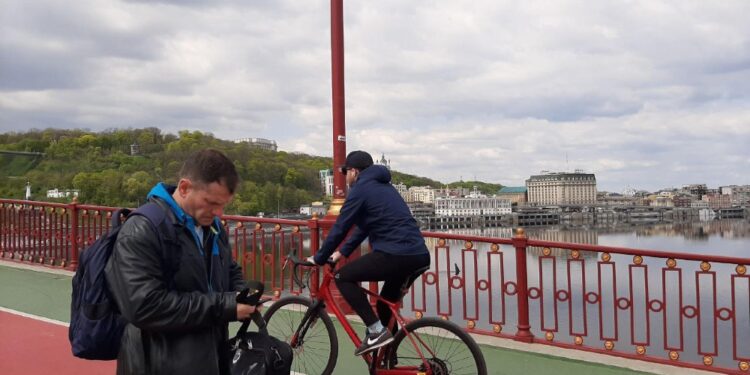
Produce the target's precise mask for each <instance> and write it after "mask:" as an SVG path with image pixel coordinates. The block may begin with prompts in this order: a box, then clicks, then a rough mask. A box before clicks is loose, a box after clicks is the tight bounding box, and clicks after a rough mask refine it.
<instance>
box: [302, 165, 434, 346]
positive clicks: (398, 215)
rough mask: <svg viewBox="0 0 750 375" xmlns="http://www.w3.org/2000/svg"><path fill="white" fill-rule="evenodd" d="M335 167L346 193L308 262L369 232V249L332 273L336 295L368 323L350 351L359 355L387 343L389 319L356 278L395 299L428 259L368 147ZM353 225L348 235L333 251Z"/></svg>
mask: <svg viewBox="0 0 750 375" xmlns="http://www.w3.org/2000/svg"><path fill="white" fill-rule="evenodd" d="M339 170H340V171H341V173H343V174H345V175H346V183H347V185H349V193H348V195H347V197H346V200H345V201H344V205H343V206H342V207H341V211H340V213H339V217H338V219H337V220H336V223H335V224H334V225H333V228H332V229H331V231H330V232H329V233H328V237H327V238H326V240H325V242H323V245H322V246H321V247H320V250H318V252H317V253H316V254H315V256H314V257H310V258H308V261H310V262H314V263H316V264H318V265H323V264H325V262H326V260H327V259H328V258H329V257H330V258H331V260H332V261H333V262H336V261H338V260H339V259H340V258H341V257H342V256H346V257H348V256H349V255H350V254H351V253H352V251H354V249H355V248H357V246H359V244H360V243H362V241H364V239H365V238H368V237H369V242H370V247H371V249H372V252H370V253H368V254H366V255H363V256H361V257H359V258H357V259H355V260H354V261H352V262H351V263H348V264H346V265H344V266H343V267H341V269H340V270H339V271H338V273H337V274H336V276H335V281H336V286H337V287H338V289H339V291H340V292H341V295H342V296H343V297H344V299H345V300H346V301H347V302H348V303H349V305H350V306H351V307H352V308H353V309H354V311H356V312H357V314H358V315H359V316H360V318H362V320H363V321H364V322H365V324H366V325H367V336H366V337H365V339H364V340H362V345H360V346H359V348H357V349H356V350H355V351H354V354H355V355H361V354H363V353H366V352H369V351H371V350H373V349H376V348H379V347H382V346H385V345H387V344H389V343H390V342H391V341H393V333H392V332H391V331H389V330H388V329H386V327H385V325H387V324H388V323H389V321H390V319H391V315H392V314H391V311H390V309H388V307H387V306H386V305H385V304H384V303H378V305H377V311H378V316H379V317H380V319H378V316H376V315H375V313H374V312H373V310H372V307H371V306H370V304H369V303H368V301H367V296H366V294H365V292H364V291H363V290H362V289H361V288H360V287H359V282H361V281H384V282H385V283H384V284H383V289H382V290H381V291H380V295H381V296H382V297H383V298H385V299H386V300H388V301H392V302H396V301H398V299H399V298H401V286H402V285H403V283H404V282H405V281H406V280H407V279H408V277H409V276H410V275H411V274H412V273H414V271H416V270H417V269H419V268H422V267H425V266H428V265H429V264H430V253H429V251H428V250H427V246H426V245H425V242H424V238H423V237H422V233H421V232H420V230H419V226H418V225H417V222H416V220H414V218H413V217H412V215H411V212H410V211H409V208H408V207H407V206H406V203H405V202H404V199H403V198H401V195H400V194H399V193H398V192H397V191H396V188H394V187H393V185H391V184H390V182H391V173H390V171H389V170H388V169H387V168H386V167H384V166H382V165H373V162H372V156H370V154H368V153H367V152H364V151H352V152H351V153H349V155H347V157H346V164H345V165H344V166H343V167H341V168H340V169H339ZM352 227H355V229H354V231H353V232H352V234H351V236H350V237H349V240H348V241H346V243H344V245H343V246H341V248H340V249H339V250H338V251H336V248H337V247H338V246H339V244H341V242H343V241H344V239H345V238H346V235H347V233H349V230H350V229H351V228H352Z"/></svg>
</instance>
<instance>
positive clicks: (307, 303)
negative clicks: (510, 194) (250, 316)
mask: <svg viewBox="0 0 750 375" xmlns="http://www.w3.org/2000/svg"><path fill="white" fill-rule="evenodd" d="M290 261H291V262H292V263H293V264H294V268H293V270H292V275H293V276H294V281H295V283H296V284H297V285H298V286H299V287H300V288H301V289H302V290H304V289H305V288H308V287H309V283H310V272H309V271H312V270H313V269H317V265H315V264H314V263H309V262H307V261H306V260H299V259H297V258H296V257H294V256H288V257H287V259H286V260H285V261H284V267H286V265H287V263H288V262H290ZM298 267H305V268H307V270H308V272H307V274H306V277H305V279H306V282H303V281H302V280H301V279H300V277H299V275H298ZM334 267H335V263H331V262H328V264H327V265H325V266H323V267H322V268H324V274H323V279H322V281H321V283H320V286H319V287H318V293H317V297H315V298H313V299H310V298H306V297H302V296H287V297H283V298H281V299H279V300H278V301H276V302H275V303H274V304H273V305H271V306H270V307H269V308H268V310H267V311H266V313H265V315H264V316H263V317H264V320H265V321H266V322H267V324H268V330H269V332H270V333H271V335H273V336H275V337H278V338H281V339H282V340H285V341H287V342H288V343H289V344H290V345H291V346H292V350H293V352H294V361H293V362H292V363H293V370H294V371H296V372H301V373H305V374H310V375H313V374H323V375H329V374H331V373H332V372H333V370H334V368H335V366H336V360H337V358H338V338H337V334H336V329H335V328H334V326H333V321H332V319H331V317H330V316H329V315H328V314H327V312H326V308H328V309H329V310H330V311H331V312H332V313H333V314H334V315H335V316H336V318H337V319H338V320H339V322H340V323H341V325H342V326H343V328H344V330H345V331H346V333H347V335H348V336H349V338H350V339H351V340H352V343H354V347H355V348H356V347H358V346H359V345H360V344H361V342H362V341H361V340H360V338H359V337H358V336H357V334H356V333H354V329H353V327H352V325H351V323H350V322H349V320H348V319H347V318H346V315H345V314H344V313H343V312H342V311H341V309H340V308H339V306H338V305H337V304H336V303H335V302H334V300H333V295H332V294H331V289H330V286H331V282H332V280H333V279H334V275H335V271H334ZM428 268H429V267H425V268H423V269H420V270H418V271H416V272H414V273H413V274H412V275H411V276H410V277H409V279H408V280H407V281H406V282H405V283H404V285H403V286H402V288H401V299H402V298H403V296H404V295H405V294H406V292H407V291H408V289H409V287H411V284H412V283H413V282H414V280H416V279H417V277H419V275H421V274H422V273H423V272H425V271H426V270H427V269H428ZM362 289H363V290H364V291H365V292H366V293H367V294H368V295H370V296H372V297H374V298H376V299H377V300H378V301H382V302H384V303H385V304H386V305H387V306H388V307H389V308H390V310H391V311H392V313H393V315H392V318H391V320H390V324H389V325H388V328H389V329H391V330H392V331H393V329H394V327H396V326H395V324H398V331H397V332H396V334H395V335H394V340H393V342H392V343H390V344H388V345H386V346H383V347H382V348H379V349H375V350H373V351H371V352H368V353H365V354H363V355H362V358H363V359H364V360H365V362H366V363H367V366H368V369H369V372H370V374H372V375H399V374H400V375H447V374H472V375H477V374H478V375H486V374H487V365H486V363H485V361H484V356H483V354H482V352H481V350H480V349H479V346H478V345H477V343H476V342H475V341H474V339H473V338H472V337H471V336H470V335H469V334H468V333H466V332H464V331H463V330H462V329H461V328H460V327H459V326H458V325H456V324H455V323H453V322H450V321H447V320H442V319H439V318H420V319H416V320H413V321H411V322H408V323H407V322H406V320H405V319H404V318H403V317H402V316H401V315H400V314H399V305H400V299H399V302H395V303H393V302H390V301H387V300H385V299H383V298H382V297H380V295H378V294H376V293H373V292H371V291H369V290H367V289H365V288H362ZM321 322H322V325H321V324H320V323H321Z"/></svg>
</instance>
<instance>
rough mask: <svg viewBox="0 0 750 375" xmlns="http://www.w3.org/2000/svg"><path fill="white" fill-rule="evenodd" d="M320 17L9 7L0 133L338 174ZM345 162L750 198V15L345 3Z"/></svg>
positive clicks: (249, 10)
mask: <svg viewBox="0 0 750 375" xmlns="http://www.w3.org/2000/svg"><path fill="white" fill-rule="evenodd" d="M328 7H329V3H328V2H325V1H321V0H315V1H304V2H299V1H291V0H286V1H270V0H267V1H253V2H246V1H238V0H220V1H202V0H191V1H167V0H162V1H125V2H118V1H109V0H100V1H92V0H84V1H78V2H73V3H65V4H63V3H59V2H54V1H49V0H40V1H34V2H26V1H20V0H8V1H6V2H4V5H3V8H2V10H0V131H10V130H18V129H25V128H45V127H70V128H88V129H92V130H102V129H108V128H112V127H146V126H157V127H160V128H161V129H163V130H164V131H167V132H172V133H176V132H177V131H179V130H182V129H190V130H202V131H208V132H211V133H213V134H214V135H216V136H218V137H220V138H225V139H236V138H243V137H263V138H271V139H275V140H276V141H277V142H278V143H279V146H280V148H281V149H283V150H288V151H301V152H307V153H312V154H316V155H325V156H330V155H331V152H332V151H331V143H332V134H331V117H332V116H331V67H330V31H329V27H330V20H329V14H330V13H329V8H328ZM344 10H345V14H344V16H345V48H346V55H345V63H346V72H345V82H346V96H345V100H346V122H347V129H346V133H347V139H348V146H347V147H348V149H349V150H353V149H366V150H369V151H371V152H372V153H373V154H380V153H385V154H386V157H387V158H389V159H391V161H392V164H393V166H394V167H395V168H396V169H398V170H401V171H404V172H407V173H412V174H417V175H421V176H426V177H430V178H433V179H437V180H441V181H444V182H449V181H454V180H458V179H465V180H468V179H474V178H476V179H480V180H485V181H488V182H497V183H503V184H507V185H523V183H524V180H525V179H527V178H528V176H530V175H532V174H536V173H539V171H541V170H551V171H563V170H573V169H583V170H586V171H587V172H593V173H596V175H597V182H598V185H599V188H600V189H602V190H614V191H619V190H622V189H623V188H625V187H626V186H631V187H636V188H644V189H650V190H656V189H659V188H662V187H669V186H680V185H683V184H687V183H696V182H700V183H707V184H708V185H709V186H718V185H723V184H747V183H750V182H749V181H748V180H747V176H748V171H750V161H749V160H750V152H748V151H747V146H746V145H747V144H750V134H749V133H748V132H749V129H750V112H748V108H750V107H748V103H750V89H748V87H750V25H748V23H747V22H746V17H745V16H744V15H745V14H748V13H750V3H748V2H746V1H741V0H736V1H731V0H730V1H725V2H721V3H717V4H708V3H706V4H703V3H689V2H688V3H686V2H679V1H668V2H658V3H655V2H649V1H636V2H620V1H607V2H596V3H591V2H584V1H574V0H571V1H562V2H557V1H556V2H543V3H538V2H531V3H529V2H526V3H523V2H521V3H519V2H514V1H489V0H487V1H472V2H465V1H456V2H434V1H426V0H422V1H412V2H409V3H404V2H402V1H396V0H383V1H378V2H347V3H346V4H344Z"/></svg>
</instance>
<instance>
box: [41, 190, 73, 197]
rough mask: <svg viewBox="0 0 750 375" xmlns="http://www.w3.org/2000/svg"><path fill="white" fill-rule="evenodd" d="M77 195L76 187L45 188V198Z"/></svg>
mask: <svg viewBox="0 0 750 375" xmlns="http://www.w3.org/2000/svg"><path fill="white" fill-rule="evenodd" d="M77 196H78V190H76V189H64V190H59V189H52V190H47V198H68V197H77Z"/></svg>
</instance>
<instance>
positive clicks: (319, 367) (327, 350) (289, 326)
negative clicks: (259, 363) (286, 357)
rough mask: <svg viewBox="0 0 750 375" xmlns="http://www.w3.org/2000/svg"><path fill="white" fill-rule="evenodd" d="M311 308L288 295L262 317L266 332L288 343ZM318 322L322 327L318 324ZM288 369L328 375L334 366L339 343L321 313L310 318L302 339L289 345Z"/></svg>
mask: <svg viewBox="0 0 750 375" xmlns="http://www.w3.org/2000/svg"><path fill="white" fill-rule="evenodd" d="M311 305H312V301H311V300H310V299H309V298H304V297H297V296H290V297H284V298H282V299H280V300H278V301H276V302H275V303H274V304H273V305H271V307H269V308H268V310H266V313H265V314H264V315H263V319H265V321H266V324H267V327H268V333H269V334H270V335H271V336H274V337H277V338H279V339H281V340H284V341H286V342H287V343H290V344H291V338H292V335H294V333H295V332H297V329H298V328H299V326H300V324H301V323H302V319H303V318H304V316H305V312H306V311H307V309H308V308H309V307H310V306H311ZM321 322H322V324H321ZM292 351H293V352H294V360H293V361H292V370H293V371H295V372H297V373H303V374H323V375H329V374H331V373H332V372H333V368H334V367H335V366H336V359H337V357H338V354H339V342H338V339H337V338H336V329H335V328H334V326H333V322H332V321H331V318H330V317H329V316H328V314H326V312H325V310H322V311H319V313H318V314H317V315H316V316H314V317H312V319H311V320H310V324H309V325H308V329H307V332H305V335H304V337H302V338H301V340H300V341H298V344H295V345H293V346H292Z"/></svg>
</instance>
